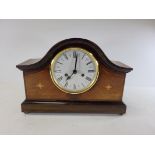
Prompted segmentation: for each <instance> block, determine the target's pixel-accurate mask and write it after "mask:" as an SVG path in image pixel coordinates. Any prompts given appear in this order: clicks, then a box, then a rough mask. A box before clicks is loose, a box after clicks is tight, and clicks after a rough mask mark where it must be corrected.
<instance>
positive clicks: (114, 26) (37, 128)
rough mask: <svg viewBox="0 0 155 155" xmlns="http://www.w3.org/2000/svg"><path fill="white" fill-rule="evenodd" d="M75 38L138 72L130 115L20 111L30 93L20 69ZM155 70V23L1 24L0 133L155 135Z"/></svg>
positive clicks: (128, 93)
mask: <svg viewBox="0 0 155 155" xmlns="http://www.w3.org/2000/svg"><path fill="white" fill-rule="evenodd" d="M72 37H81V38H86V39H89V40H91V41H93V42H95V43H96V44H97V45H99V46H100V47H101V49H102V50H103V51H104V52H105V54H106V55H107V56H108V58H109V59H112V60H119V61H122V62H124V63H126V64H127V65H129V66H131V67H133V68H134V70H133V71H132V72H130V73H129V74H127V78H126V89H125V94H124V100H125V103H127V105H128V111H127V112H128V113H127V114H126V115H124V116H123V117H119V116H117V117H116V116H114V117H112V116H111V117H109V116H106V117H102V116H101V117H100V116H96V117H95V116H91V115H88V116H87V117H86V116H84V117H83V115H80V116H75V115H69V116H68V115H25V114H23V113H21V112H20V103H21V102H22V101H23V100H24V98H25V94H24V86H23V78H22V72H21V71H19V70H18V69H16V67H15V66H16V65H17V64H18V63H21V62H22V61H24V60H26V59H29V58H38V57H43V56H44V55H45V54H46V52H47V51H48V50H49V48H51V46H53V45H54V44H55V43H57V42H58V41H61V40H63V39H67V38H72ZM154 67H155V20H0V70H1V73H0V90H1V92H0V124H1V126H0V134H5V133H7V134H55V133H57V134H138V133H139V134H140V133H141V134H152V133H155V125H152V124H151V121H152V118H155V110H154V109H155V107H154V105H155V104H154V101H155V89H153V88H149V87H152V86H153V87H154V86H155V69H154ZM132 87H134V89H132ZM135 87H136V88H135ZM146 87H148V88H146ZM130 88H131V89H130ZM143 90H144V91H143ZM60 122H61V124H59V123H60ZM71 122H72V123H71ZM118 122H119V123H118ZM133 125H134V127H136V128H133ZM94 126H95V127H94Z"/></svg>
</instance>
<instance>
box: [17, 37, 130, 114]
mask: <svg viewBox="0 0 155 155" xmlns="http://www.w3.org/2000/svg"><path fill="white" fill-rule="evenodd" d="M69 47H80V48H83V49H85V50H87V51H89V52H91V53H92V54H93V55H94V57H95V58H96V60H97V61H98V63H99V77H98V80H97V82H96V84H95V85H94V86H93V87H92V88H91V89H90V90H88V91H87V92H85V93H82V94H68V93H65V92H63V91H61V90H59V89H58V88H57V87H56V86H55V85H54V83H53V82H52V80H51V77H50V73H49V69H50V63H51V61H52V59H53V58H54V57H55V55H56V54H57V53H58V52H60V51H62V50H64V49H66V48H69ZM17 68H19V69H20V70H22V71H23V76H24V85H25V95H26V99H25V101H24V102H23V103H22V111H23V112H25V113H29V112H82V113H83V112H87V113H114V114H123V113H125V112H126V105H125V104H124V103H123V102H122V96H123V90H124V84H125V78H126V73H128V72H130V71H131V70H132V68H131V67H129V66H127V65H125V64H123V63H121V62H117V61H115V62H114V61H113V62H112V61H110V60H109V59H108V58H107V57H106V55H105V54H104V53H103V51H102V50H101V49H100V48H99V47H98V46H97V45H96V44H95V43H93V42H91V41H89V40H86V39H82V38H71V39H66V40H63V41H61V42H59V43H57V44H56V45H54V46H53V47H52V48H51V49H50V50H49V51H48V52H47V54H46V55H45V56H44V57H43V58H42V59H30V60H27V61H25V62H23V63H21V64H19V65H17Z"/></svg>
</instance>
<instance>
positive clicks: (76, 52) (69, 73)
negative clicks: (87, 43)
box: [50, 48, 99, 94]
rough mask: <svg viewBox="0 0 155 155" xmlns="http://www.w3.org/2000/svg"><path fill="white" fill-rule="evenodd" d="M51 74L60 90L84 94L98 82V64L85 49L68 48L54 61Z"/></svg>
mask: <svg viewBox="0 0 155 155" xmlns="http://www.w3.org/2000/svg"><path fill="white" fill-rule="evenodd" d="M50 74H51V78H52V80H53V82H54V84H55V85H56V86H57V87H58V88H59V89H60V90H62V91H64V92H66V93H70V94H79V93H84V92H86V91H88V90H89V89H90V88H91V87H92V86H93V85H94V84H95V83H96V81H97V78H98V74H99V70H98V62H97V60H96V59H95V57H94V56H93V55H92V54H91V53H90V52H88V51H86V50H85V49H82V48H67V49H65V50H63V51H60V52H59V53H58V54H57V55H56V56H55V57H54V59H53V60H52V62H51V67H50Z"/></svg>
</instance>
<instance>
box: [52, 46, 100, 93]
mask: <svg viewBox="0 0 155 155" xmlns="http://www.w3.org/2000/svg"><path fill="white" fill-rule="evenodd" d="M69 49H74V50H79V49H80V50H82V52H84V53H86V54H87V55H88V56H89V57H90V58H91V59H92V61H93V62H94V64H95V67H96V76H95V78H94V79H93V80H92V82H91V83H90V84H89V85H88V86H87V87H86V88H85V89H82V90H78V91H70V90H66V89H64V88H62V87H61V86H60V85H59V83H58V82H57V80H56V79H55V77H54V76H53V75H54V66H55V63H56V61H57V59H58V58H59V57H60V56H61V55H62V54H63V52H65V51H67V50H69ZM50 76H51V79H52V81H53V83H54V85H55V86H56V87H57V88H58V89H60V90H61V91H63V92H65V93H69V94H81V93H84V92H86V91H88V90H90V89H91V88H92V87H93V86H94V85H95V83H96V81H97V79H98V76H99V64H98V62H97V60H96V58H95V57H94V56H93V54H92V53H90V52H88V51H87V50H85V49H83V48H80V47H69V48H66V49H64V50H62V51H60V52H59V53H58V54H56V56H55V57H54V58H53V60H52V61H51V65H50Z"/></svg>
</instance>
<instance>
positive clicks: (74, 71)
mask: <svg viewBox="0 0 155 155" xmlns="http://www.w3.org/2000/svg"><path fill="white" fill-rule="evenodd" d="M77 59H78V54H76V59H75V67H74V70H73V73H74V74H76V73H77V70H76V66H77Z"/></svg>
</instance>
